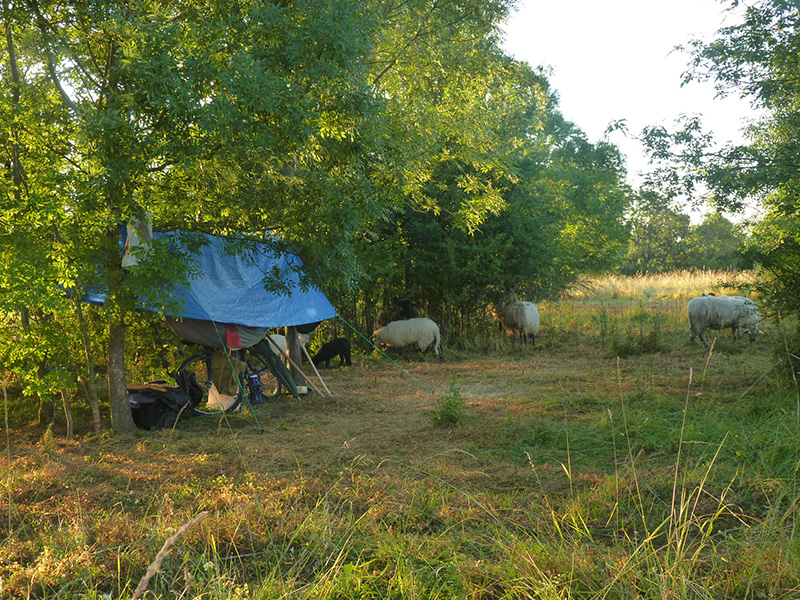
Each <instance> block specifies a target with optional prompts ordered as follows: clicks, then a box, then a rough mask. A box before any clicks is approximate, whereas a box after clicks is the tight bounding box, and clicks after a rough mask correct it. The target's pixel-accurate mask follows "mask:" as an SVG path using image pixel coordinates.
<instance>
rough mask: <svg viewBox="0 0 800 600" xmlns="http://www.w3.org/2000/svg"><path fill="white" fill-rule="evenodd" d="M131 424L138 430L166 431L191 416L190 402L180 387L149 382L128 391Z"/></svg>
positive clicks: (189, 398) (159, 382)
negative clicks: (131, 417)
mask: <svg viewBox="0 0 800 600" xmlns="http://www.w3.org/2000/svg"><path fill="white" fill-rule="evenodd" d="M128 402H130V406H131V414H132V415H133V422H134V423H136V426H137V427H138V428H139V429H145V430H147V431H149V430H151V429H168V428H172V427H174V426H175V423H177V422H178V420H179V419H185V418H188V417H190V416H191V415H192V400H191V397H190V396H189V395H188V394H187V393H185V392H184V391H183V390H182V389H181V388H180V387H176V386H171V387H168V386H167V384H166V383H165V382H161V381H158V382H155V381H154V382H150V383H149V384H145V385H144V386H136V388H135V389H134V390H129V393H128Z"/></svg>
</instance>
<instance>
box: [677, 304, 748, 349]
mask: <svg viewBox="0 0 800 600" xmlns="http://www.w3.org/2000/svg"><path fill="white" fill-rule="evenodd" d="M686 313H687V315H688V317H689V327H690V329H691V338H690V340H689V342H690V343H692V344H693V343H694V338H695V337H699V338H700V341H702V342H703V343H704V344H705V345H706V348H708V347H710V346H711V344H709V343H708V342H707V341H706V337H705V331H706V329H716V330H722V329H726V328H728V327H730V328H731V333H732V334H733V338H734V339H735V340H741V339H742V336H743V332H747V333H748V335H749V336H750V341H751V342H754V341H756V339H757V338H758V336H759V335H763V333H764V332H763V331H761V329H759V327H758V324H759V323H760V322H761V315H760V314H759V312H758V307H756V304H755V302H753V301H752V300H750V298H745V297H744V296H714V295H713V294H709V295H706V294H703V295H702V296H697V297H696V298H692V299H691V300H689V302H688V303H687V305H686Z"/></svg>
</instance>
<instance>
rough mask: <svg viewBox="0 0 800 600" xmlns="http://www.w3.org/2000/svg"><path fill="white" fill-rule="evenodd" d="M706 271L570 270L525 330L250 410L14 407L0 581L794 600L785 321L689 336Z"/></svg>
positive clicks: (799, 571)
mask: <svg viewBox="0 0 800 600" xmlns="http://www.w3.org/2000/svg"><path fill="white" fill-rule="evenodd" d="M722 277H725V274H708V273H698V274H690V273H684V274H680V275H671V276H668V277H664V278H663V280H662V281H659V279H658V278H644V277H639V278H618V279H614V280H612V279H605V280H602V281H595V282H589V284H587V285H584V286H581V287H579V288H578V289H577V290H576V291H574V292H573V293H572V294H571V295H569V296H568V297H566V298H565V299H563V300H561V301H559V302H550V303H543V304H542V305H540V310H541V318H542V328H541V332H540V334H541V335H540V337H539V339H538V340H537V343H536V346H535V348H531V347H528V348H521V347H520V346H518V345H517V346H514V345H512V344H511V343H510V342H509V341H508V340H507V339H504V338H502V337H500V334H499V333H498V332H497V331H496V329H495V327H493V326H492V327H490V326H488V325H487V326H486V327H485V328H484V329H483V330H482V331H480V332H475V333H474V334H472V335H470V336H469V337H468V338H467V339H459V340H456V339H449V340H448V341H447V346H446V352H447V360H446V361H445V362H443V363H439V362H437V361H434V360H433V359H432V358H431V357H430V356H429V357H427V358H426V359H425V360H424V361H420V360H419V357H414V359H413V360H411V361H409V362H404V361H399V363H400V366H401V367H402V368H403V369H404V370H401V369H400V368H398V367H397V366H395V365H394V364H392V363H391V362H390V361H388V360H387V359H385V358H383V357H381V356H380V355H378V354H370V355H358V356H356V357H354V366H353V367H352V368H349V369H348V368H345V369H330V370H324V371H323V372H322V374H323V377H324V378H325V382H326V384H327V385H328V387H329V388H330V390H331V391H332V392H333V394H334V397H333V398H323V397H321V396H318V395H316V394H313V393H312V394H309V395H307V396H304V397H303V398H301V399H299V400H298V399H293V398H285V397H282V398H280V399H278V400H276V401H272V402H270V403H268V404H266V405H262V406H257V407H255V417H254V416H253V414H251V413H249V412H242V413H238V414H235V415H231V416H229V417H227V418H224V419H221V420H220V419H218V418H212V417H206V418H193V419H191V420H189V421H185V422H181V423H180V424H179V425H178V427H176V428H175V429H174V430H172V431H161V432H142V433H141V434H140V435H138V436H136V437H135V438H133V439H125V438H115V437H108V436H104V437H102V438H93V437H90V436H85V437H83V438H81V439H80V440H79V441H75V442H66V441H65V440H64V439H63V431H60V429H59V426H58V425H57V426H56V427H55V428H54V430H53V431H52V432H44V433H43V432H42V431H41V430H36V429H32V428H30V427H26V426H25V424H24V423H16V424H15V423H12V427H11V429H10V430H8V437H7V450H6V453H5V454H6V455H5V457H4V458H3V475H4V488H3V491H4V493H3V497H2V500H0V507H1V508H2V513H0V514H2V518H1V519H0V539H3V540H4V541H3V542H2V546H0V577H1V578H2V580H1V582H0V586H2V587H0V597H8V598H28V597H43V598H101V597H102V598H108V597H110V598H129V597H131V596H132V595H133V594H134V590H135V588H136V587H137V585H138V584H139V583H140V579H141V578H142V576H143V575H145V573H146V570H147V568H148V566H149V565H152V567H151V570H152V571H154V572H155V571H157V573H155V574H154V575H153V576H152V578H151V579H149V581H148V582H147V586H146V589H145V591H144V592H143V594H142V593H141V591H140V595H141V597H145V598H204V599H206V598H207V599H216V598H220V599H221V598H226V599H227V598H256V599H268V598H269V599H272V598H297V599H300V598H303V599H307V598H317V599H334V598H337V599H356V598H358V599H361V598H381V599H383V598H398V599H405V598H421V599H428V598H443V599H444V598H452V599H462V598H474V599H478V598H480V599H493V598H498V599H499V598H515V599H516V598H541V599H550V598H614V599H616V598H619V599H627V598H631V599H632V598H643V599H649V598H653V599H656V598H658V599H664V598H675V599H679V598H736V599H738V598H797V597H798V596H800V532H798V531H797V524H796V523H797V509H798V502H799V501H800V481H799V480H798V460H799V459H800V420H799V419H800V416H799V415H798V404H799V403H800V393H798V388H797V385H796V383H795V382H794V381H793V380H792V379H791V377H788V376H787V374H786V372H785V369H784V367H783V366H782V365H783V364H784V363H783V361H782V357H781V354H780V352H778V351H776V350H775V348H780V347H781V346H782V336H783V331H784V329H786V328H788V327H790V324H786V323H780V322H778V321H776V320H775V319H772V318H770V319H768V320H767V322H766V323H765V325H764V327H763V328H764V329H765V330H766V332H767V336H766V337H765V338H764V339H762V340H759V342H757V343H756V344H754V345H752V346H751V345H748V344H736V343H734V342H733V341H732V340H731V337H730V332H722V333H720V334H719V336H718V338H717V340H716V342H715V344H714V347H713V350H712V351H711V352H709V351H707V350H706V349H705V348H704V347H703V346H701V345H700V344H699V343H696V344H695V345H694V346H690V345H689V343H688V341H689V335H688V324H687V322H686V317H685V314H684V312H685V303H686V300H687V299H688V298H689V297H691V296H693V295H697V294H698V293H702V292H703V291H715V292H716V293H726V292H727V293H733V290H730V289H723V288H722V286H721V284H720V283H719V282H720V281H721V279H722ZM681 282H682V283H681ZM712 286H713V287H712ZM764 312H765V313H766V312H768V311H767V310H766V309H765V310H764ZM256 419H257V421H256ZM259 424H260V426H261V427H263V430H264V431H263V433H261V432H260V429H259ZM198 516H199V517H201V518H200V520H199V521H198V522H197V523H195V524H193V525H191V526H189V527H188V528H187V529H186V530H185V531H181V530H180V527H181V526H182V525H184V524H186V523H188V522H189V521H190V520H191V519H193V518H195V517H198ZM173 536H175V537H173ZM165 542H167V549H169V552H168V553H167V554H166V556H160V557H158V559H157V555H158V553H159V550H161V549H162V546H163V545H164V544H165Z"/></svg>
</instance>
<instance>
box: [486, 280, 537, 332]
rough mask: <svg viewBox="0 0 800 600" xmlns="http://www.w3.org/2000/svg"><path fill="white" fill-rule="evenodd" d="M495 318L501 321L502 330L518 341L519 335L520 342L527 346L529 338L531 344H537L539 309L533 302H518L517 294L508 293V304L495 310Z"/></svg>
mask: <svg viewBox="0 0 800 600" xmlns="http://www.w3.org/2000/svg"><path fill="white" fill-rule="evenodd" d="M495 316H496V317H497V318H498V319H499V321H500V328H501V329H505V330H506V331H507V332H509V333H510V334H511V337H512V339H513V340H516V334H517V332H518V333H519V338H520V341H522V342H523V343H525V344H527V343H528V338H530V340H531V344H536V336H537V335H538V334H539V309H538V308H536V305H535V304H534V303H533V302H526V301H524V300H517V295H516V293H515V292H514V291H513V290H512V291H509V292H508V302H506V304H504V305H503V306H501V307H500V309H499V310H498V309H495Z"/></svg>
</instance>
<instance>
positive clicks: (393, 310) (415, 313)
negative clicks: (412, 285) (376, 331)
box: [375, 300, 420, 327]
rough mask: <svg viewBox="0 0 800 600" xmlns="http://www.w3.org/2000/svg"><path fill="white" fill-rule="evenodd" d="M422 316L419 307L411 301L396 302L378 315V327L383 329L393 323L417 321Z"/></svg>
mask: <svg viewBox="0 0 800 600" xmlns="http://www.w3.org/2000/svg"><path fill="white" fill-rule="evenodd" d="M419 316H420V312H419V307H418V306H416V305H415V304H412V303H411V301H410V300H395V301H394V302H392V305H391V306H390V307H389V308H387V309H386V310H384V311H383V312H382V313H381V314H379V315H378V318H377V320H376V322H375V324H376V326H377V327H383V326H384V325H387V324H388V323H391V322H393V321H404V320H408V319H416V318H418V317H419Z"/></svg>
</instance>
